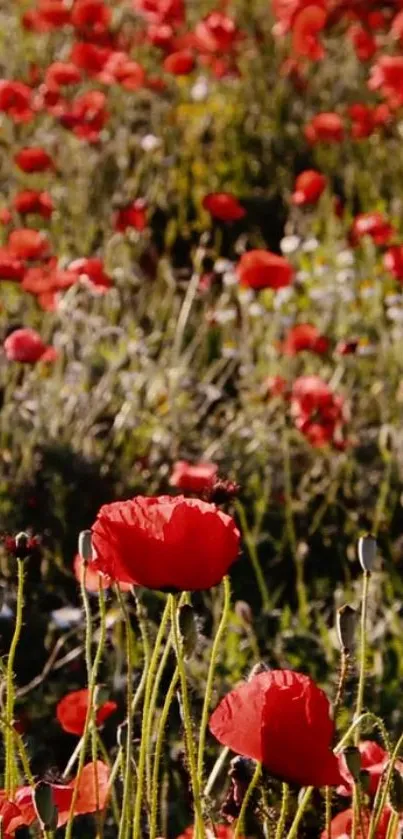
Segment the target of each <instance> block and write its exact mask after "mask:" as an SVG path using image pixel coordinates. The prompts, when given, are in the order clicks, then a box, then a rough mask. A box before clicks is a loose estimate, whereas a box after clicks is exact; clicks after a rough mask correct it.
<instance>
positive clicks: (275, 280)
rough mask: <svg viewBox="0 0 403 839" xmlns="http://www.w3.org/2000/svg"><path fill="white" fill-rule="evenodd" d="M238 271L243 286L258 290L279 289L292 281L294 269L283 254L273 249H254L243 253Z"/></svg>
mask: <svg viewBox="0 0 403 839" xmlns="http://www.w3.org/2000/svg"><path fill="white" fill-rule="evenodd" d="M237 273H238V277H239V281H240V283H241V285H242V286H248V287H249V288H254V289H256V290H259V289H262V288H273V289H279V288H284V287H285V286H288V285H290V284H291V283H292V280H293V275H294V270H293V268H292V266H291V265H290V264H289V262H287V260H286V259H284V257H283V256H279V255H278V254H276V253H272V252H271V251H264V250H253V251H247V252H246V253H243V254H242V256H241V259H240V260H239V262H238V266H237Z"/></svg>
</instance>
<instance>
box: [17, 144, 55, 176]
mask: <svg viewBox="0 0 403 839" xmlns="http://www.w3.org/2000/svg"><path fill="white" fill-rule="evenodd" d="M14 160H15V162H16V164H17V166H18V167H19V168H20V169H22V171H23V172H45V171H46V169H53V168H54V164H53V161H52V158H51V157H50V155H49V154H48V153H47V151H45V149H43V148H42V147H41V146H30V147H29V148H25V149H21V151H19V152H18V153H17V154H16V155H15V157H14Z"/></svg>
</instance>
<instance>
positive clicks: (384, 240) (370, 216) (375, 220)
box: [350, 212, 396, 245]
mask: <svg viewBox="0 0 403 839" xmlns="http://www.w3.org/2000/svg"><path fill="white" fill-rule="evenodd" d="M395 233H396V231H395V228H394V227H393V225H392V224H391V223H390V222H389V221H388V220H387V219H386V218H385V217H384V216H383V215H382V213H378V212H375V213H360V214H359V215H358V216H356V217H355V219H354V221H353V224H352V226H351V230H350V242H351V244H352V245H358V244H359V243H360V241H361V239H363V237H364V236H370V237H371V239H372V240H373V242H374V243H375V245H387V244H388V243H389V242H390V240H391V239H392V237H393V236H394V235H395Z"/></svg>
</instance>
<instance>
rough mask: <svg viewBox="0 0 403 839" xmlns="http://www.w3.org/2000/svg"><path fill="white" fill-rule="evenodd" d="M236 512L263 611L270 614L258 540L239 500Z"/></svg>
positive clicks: (267, 590)
mask: <svg viewBox="0 0 403 839" xmlns="http://www.w3.org/2000/svg"><path fill="white" fill-rule="evenodd" d="M235 507H236V511H237V513H238V517H239V523H240V525H241V531H242V538H243V540H244V542H245V545H246V547H247V551H248V555H249V559H250V561H251V563H252V568H253V570H254V572H255V576H256V582H257V586H258V589H259V592H260V596H261V598H262V605H263V610H264V611H265V612H268V611H269V610H270V604H271V601H270V594H269V589H268V587H267V584H266V580H265V578H264V575H263V572H262V569H261V567H260V561H259V555H258V552H257V550H256V540H255V536H254V534H253V533H252V531H251V530H250V529H249V525H248V520H247V518H246V513H245V509H244V506H243V504H241V502H240V501H239V500H236V501H235Z"/></svg>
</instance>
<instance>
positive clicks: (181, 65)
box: [163, 50, 195, 76]
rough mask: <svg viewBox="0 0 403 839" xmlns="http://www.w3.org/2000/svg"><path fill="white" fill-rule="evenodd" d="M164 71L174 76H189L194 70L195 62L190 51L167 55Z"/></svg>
mask: <svg viewBox="0 0 403 839" xmlns="http://www.w3.org/2000/svg"><path fill="white" fill-rule="evenodd" d="M163 66H164V70H166V72H167V73H172V74H173V75H174V76H187V75H188V74H189V73H191V72H192V70H194V67H195V60H194V56H193V55H192V53H191V52H189V50H179V51H178V52H172V53H171V55H167V57H166V58H165V60H164V65H163Z"/></svg>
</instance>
